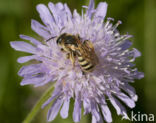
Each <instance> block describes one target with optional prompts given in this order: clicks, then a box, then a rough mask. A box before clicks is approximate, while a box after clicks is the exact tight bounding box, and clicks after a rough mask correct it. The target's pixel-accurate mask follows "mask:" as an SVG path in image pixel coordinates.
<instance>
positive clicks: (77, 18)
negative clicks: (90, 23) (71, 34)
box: [73, 10, 81, 23]
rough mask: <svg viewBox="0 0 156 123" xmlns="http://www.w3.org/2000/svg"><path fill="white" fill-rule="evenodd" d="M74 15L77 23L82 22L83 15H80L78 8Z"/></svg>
mask: <svg viewBox="0 0 156 123" xmlns="http://www.w3.org/2000/svg"><path fill="white" fill-rule="evenodd" d="M73 17H74V21H75V23H80V21H81V16H80V15H79V13H77V11H76V10H74V13H73Z"/></svg>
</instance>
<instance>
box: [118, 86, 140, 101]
mask: <svg viewBox="0 0 156 123" xmlns="http://www.w3.org/2000/svg"><path fill="white" fill-rule="evenodd" d="M121 88H122V89H123V90H124V91H126V92H127V93H128V94H129V96H130V97H131V98H132V99H133V100H134V101H137V100H138V96H137V95H136V92H135V89H134V88H133V87H132V86H131V85H129V84H128V83H125V84H124V85H123V86H121Z"/></svg>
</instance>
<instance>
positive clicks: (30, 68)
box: [18, 64, 42, 76]
mask: <svg viewBox="0 0 156 123" xmlns="http://www.w3.org/2000/svg"><path fill="white" fill-rule="evenodd" d="M41 65H42V64H31V65H27V66H23V67H22V68H21V69H20V70H19V72H18V75H19V76H25V75H33V74H37V73H40V72H41Z"/></svg>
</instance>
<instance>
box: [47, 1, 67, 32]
mask: <svg viewBox="0 0 156 123" xmlns="http://www.w3.org/2000/svg"><path fill="white" fill-rule="evenodd" d="M48 6H49V9H50V10H51V12H52V13H53V17H54V19H55V23H56V24H57V25H58V27H59V28H60V30H61V29H62V28H63V27H64V25H65V23H66V22H67V13H66V11H65V7H64V5H63V4H62V3H57V4H56V5H54V4H53V3H51V2H50V3H49V4H48Z"/></svg>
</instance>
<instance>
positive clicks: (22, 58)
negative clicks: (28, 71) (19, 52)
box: [17, 55, 36, 63]
mask: <svg viewBox="0 0 156 123" xmlns="http://www.w3.org/2000/svg"><path fill="white" fill-rule="evenodd" d="M35 57H36V56H35V55H32V56H23V57H20V58H18V59H17V62H18V63H25V62H28V61H30V60H33V59H35Z"/></svg>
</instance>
